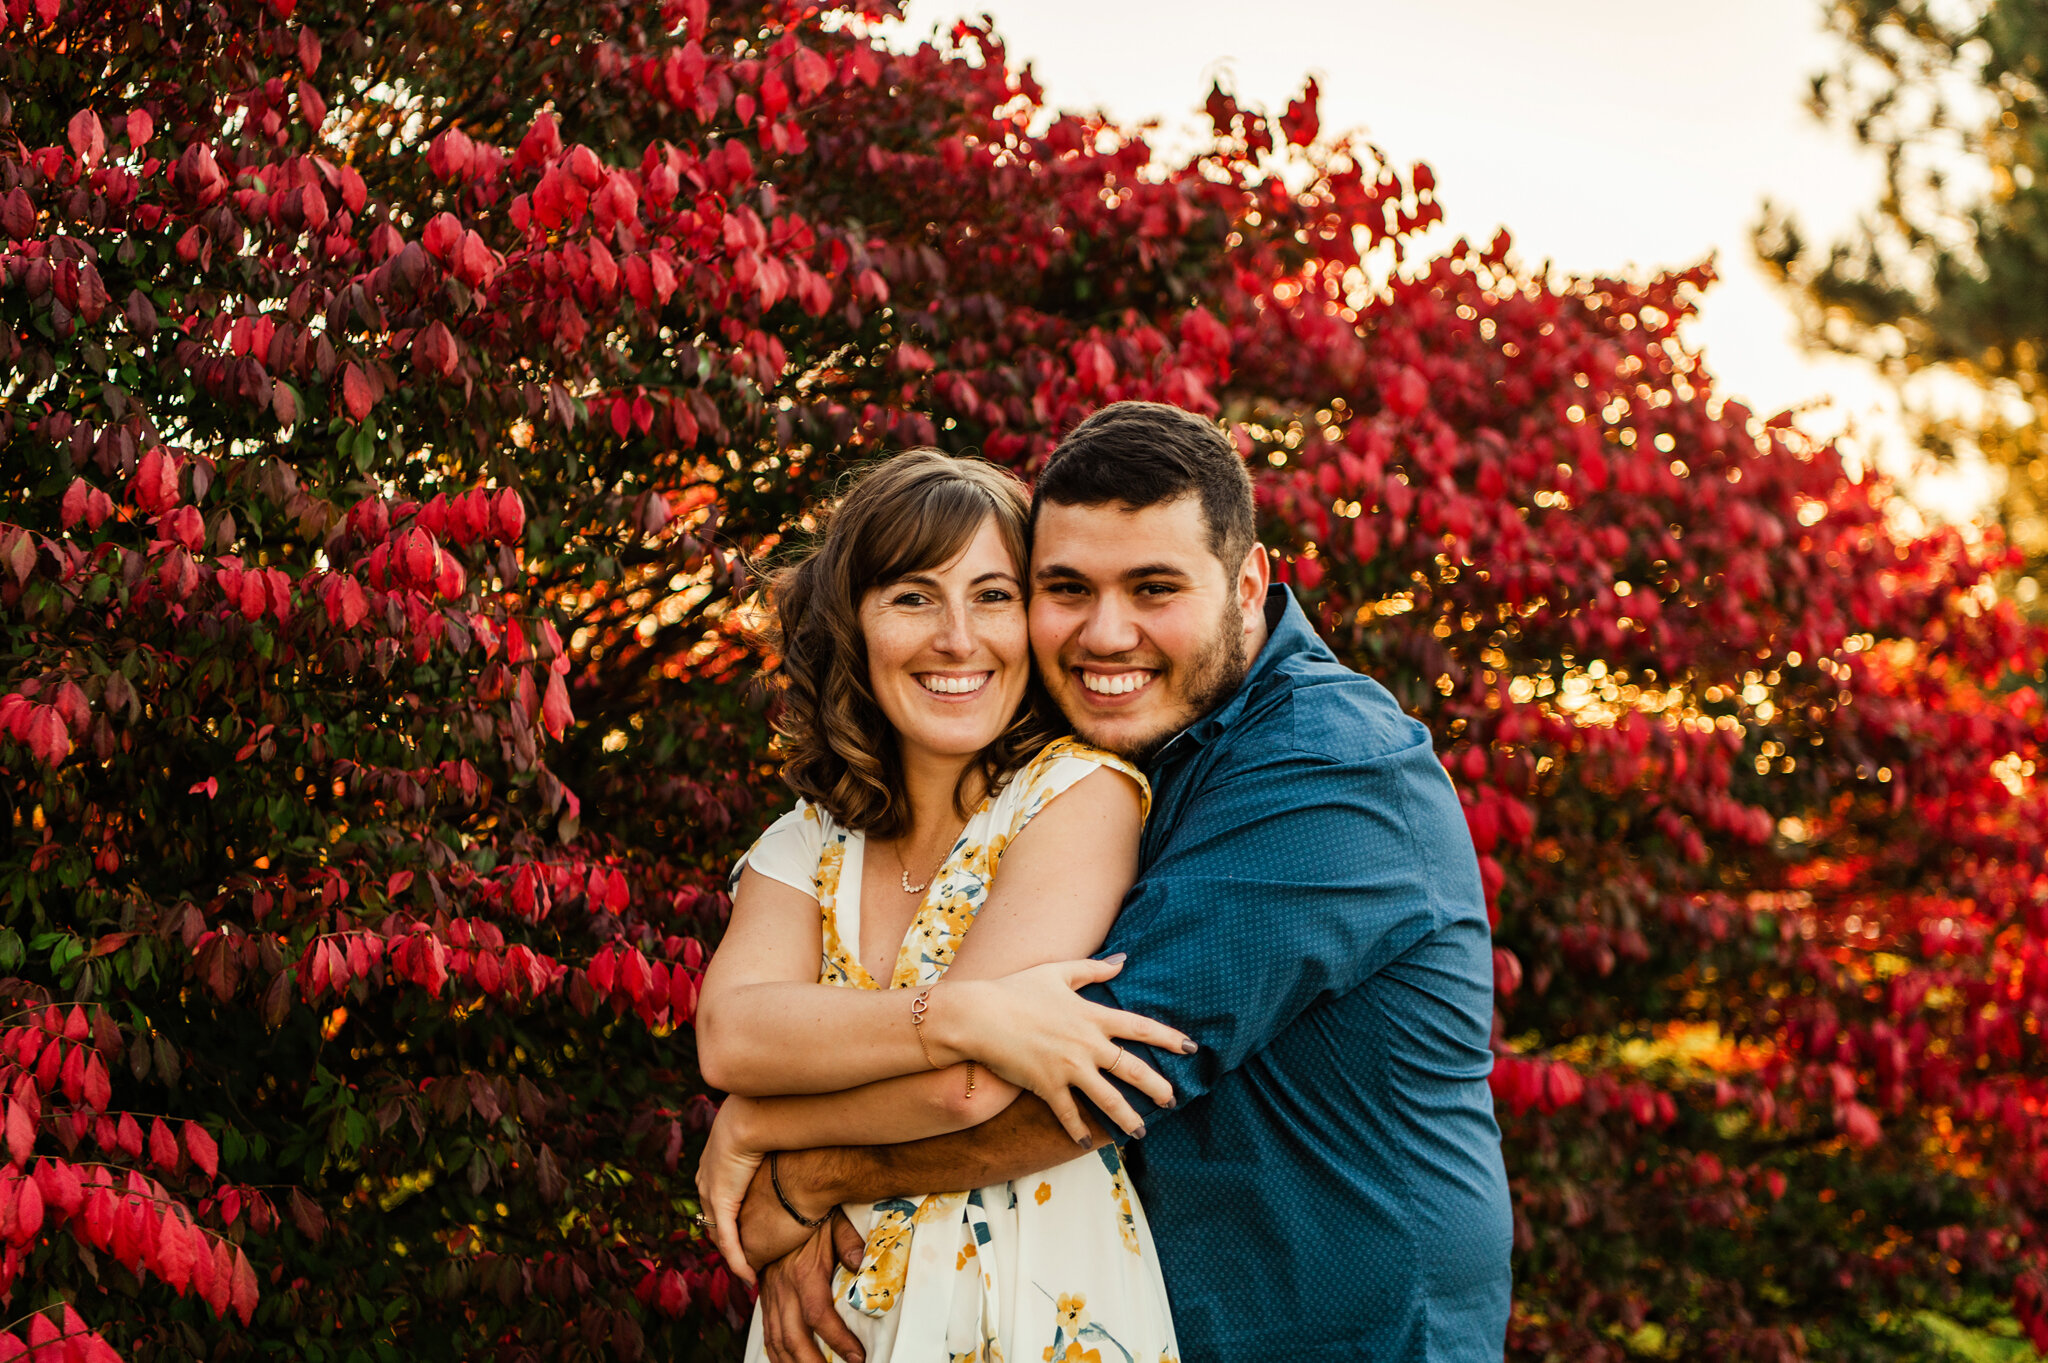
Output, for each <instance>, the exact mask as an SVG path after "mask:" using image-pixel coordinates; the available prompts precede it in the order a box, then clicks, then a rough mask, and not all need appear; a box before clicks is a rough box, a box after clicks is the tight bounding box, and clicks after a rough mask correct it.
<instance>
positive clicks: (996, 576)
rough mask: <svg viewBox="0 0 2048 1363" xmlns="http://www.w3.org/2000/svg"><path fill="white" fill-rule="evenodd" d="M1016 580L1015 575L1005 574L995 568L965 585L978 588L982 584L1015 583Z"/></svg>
mask: <svg viewBox="0 0 2048 1363" xmlns="http://www.w3.org/2000/svg"><path fill="white" fill-rule="evenodd" d="M1016 580H1017V575H1016V574H1015V573H1006V572H1004V571H1002V570H1001V569H1000V568H997V569H993V570H991V571H989V572H986V573H983V574H982V575H981V576H980V577H977V578H975V579H974V581H972V582H970V583H968V584H967V585H968V586H970V587H979V586H980V585H981V584H982V583H984V582H1015V581H1016Z"/></svg>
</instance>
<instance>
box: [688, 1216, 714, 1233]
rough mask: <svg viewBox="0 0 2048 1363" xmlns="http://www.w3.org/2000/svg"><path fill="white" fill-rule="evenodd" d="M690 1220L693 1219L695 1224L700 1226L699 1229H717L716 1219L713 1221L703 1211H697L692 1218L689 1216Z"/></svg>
mask: <svg viewBox="0 0 2048 1363" xmlns="http://www.w3.org/2000/svg"><path fill="white" fill-rule="evenodd" d="M691 1220H693V1221H695V1222H696V1223H697V1225H698V1226H699V1227H700V1228H701V1229H704V1230H717V1229H718V1223H717V1222H716V1221H713V1220H712V1219H711V1218H710V1216H708V1215H706V1214H705V1213H702V1212H699V1213H698V1214H697V1215H696V1216H694V1217H692V1218H691Z"/></svg>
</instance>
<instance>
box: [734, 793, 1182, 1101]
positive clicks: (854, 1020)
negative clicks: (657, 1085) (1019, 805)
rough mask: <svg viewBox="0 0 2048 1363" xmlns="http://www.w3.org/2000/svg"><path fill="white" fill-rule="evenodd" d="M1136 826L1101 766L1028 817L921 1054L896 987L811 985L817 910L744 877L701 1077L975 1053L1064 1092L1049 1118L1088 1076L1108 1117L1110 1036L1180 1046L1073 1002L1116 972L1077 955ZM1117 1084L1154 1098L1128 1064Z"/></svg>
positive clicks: (1107, 907)
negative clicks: (1105, 1072) (1100, 1066)
mask: <svg viewBox="0 0 2048 1363" xmlns="http://www.w3.org/2000/svg"><path fill="white" fill-rule="evenodd" d="M1139 827H1140V824H1139V804H1138V793H1137V790H1136V787H1135V786H1134V785H1133V784H1132V783H1131V781H1130V780H1129V778H1127V777H1125V776H1123V775H1122V774H1120V773H1118V772H1115V771H1111V770H1108V769H1104V770H1099V771H1096V772H1093V773H1091V774H1090V775H1088V776H1086V777H1084V778H1083V779H1082V780H1080V781H1078V782H1076V783H1075V784H1074V785H1073V786H1072V787H1071V788H1070V789H1069V790H1067V791H1066V792H1064V793H1063V794H1061V795H1060V796H1059V797H1057V798H1056V799H1054V800H1053V801H1052V802H1051V803H1049V804H1048V805H1047V806H1046V807H1045V808H1044V809H1043V810H1041V811H1040V812H1039V813H1038V815H1037V817H1035V818H1034V819H1033V820H1032V821H1031V823H1030V824H1029V825H1027V826H1026V827H1025V829H1024V831H1023V832H1021V833H1020V834H1018V836H1017V838H1016V839H1015V840H1014V841H1013V842H1012V843H1011V844H1010V846H1009V847H1008V848H1007V849H1005V851H1004V854H1003V862H1002V867H1001V872H1000V874H998V875H997V876H996V878H995V882H994V884H993V885H992V886H991V888H990V893H989V900H988V902H987V903H986V904H985V905H983V907H982V909H981V912H980V915H979V916H978V917H977V918H976V920H975V924H974V928H973V931H971V932H969V933H968V934H967V935H966V936H965V938H964V939H963V940H962V943H961V947H960V952H959V955H958V957H957V958H956V959H955V961H954V963H953V966H952V968H951V969H950V970H949V971H948V972H947V976H946V980H945V982H944V983H943V984H941V985H940V986H939V987H938V988H936V989H935V990H934V991H933V994H932V1000H931V1007H930V1009H929V1012H928V1014H927V1025H926V1028H925V1030H926V1036H925V1037H924V1046H920V1044H919V1038H918V1035H917V1032H916V1031H915V1030H914V1029H913V1028H912V1027H911V1025H910V1009H909V1003H908V1001H907V1000H906V999H904V998H903V997H902V991H900V990H899V991H891V990H860V989H840V988H834V987H831V986H826V985H819V984H815V983H812V982H811V981H813V980H815V978H816V968H817V952H818V950H819V945H818V944H819V940H820V933H819V928H818V906H817V903H816V901H815V900H813V899H811V898H810V897H809V896H808V895H805V894H803V893H802V892H801V891H798V890H795V889H792V888H790V887H789V886H786V885H781V884H778V883H777V882H774V881H771V880H768V879H767V878H766V877H763V876H758V875H756V874H755V873H754V872H752V871H751V870H750V871H748V872H747V873H746V874H744V875H743V876H742V877H741V881H740V887H739V892H738V894H737V895H736V896H735V902H734V909H733V919H732V925H731V926H730V927H729V928H728V929H727V934H726V940H725V943H724V944H723V945H721V946H720V948H719V950H718V953H717V954H716V955H715V956H713V958H712V965H711V968H710V970H709V971H707V973H706V976H705V983H704V992H703V995H702V997H701V998H700V1000H699V1004H698V1018H697V1030H698V1043H697V1044H698V1055H699V1064H700V1065H701V1067H702V1069H703V1072H704V1076H705V1079H706V1082H708V1083H710V1084H711V1085H712V1086H713V1087H716V1088H722V1089H724V1090H726V1091H727V1092H730V1093H741V1094H747V1095H755V1096H759V1095H769V1094H803V1093H822V1092H828V1091H833V1090H843V1089H846V1088H849V1087H858V1086H860V1085H863V1084H867V1083H871V1082H873V1081H875V1080H879V1079H887V1078H894V1077H896V1076H899V1075H907V1074H917V1073H919V1072H921V1071H924V1070H926V1069H928V1068H929V1067H930V1066H929V1065H928V1064H927V1061H926V1056H925V1048H926V1047H928V1048H929V1050H930V1053H931V1059H932V1061H933V1062H935V1063H937V1064H940V1065H947V1064H955V1063H958V1062H960V1061H963V1060H967V1059H978V1060H981V1061H982V1062H983V1063H984V1064H986V1065H989V1066H991V1067H993V1068H996V1069H997V1071H998V1072H999V1073H1001V1074H1002V1075H1003V1076H1004V1077H1006V1078H1008V1079H1011V1080H1013V1081H1015V1080H1018V1079H1019V1078H1028V1079H1029V1080H1030V1082H1028V1083H1027V1084H1026V1085H1025V1086H1026V1087H1031V1088H1033V1089H1034V1091H1041V1090H1039V1087H1038V1086H1039V1085H1040V1084H1044V1085H1047V1086H1048V1087H1049V1086H1051V1085H1052V1084H1053V1083H1055V1082H1058V1083H1059V1087H1060V1090H1061V1092H1060V1095H1059V1096H1058V1097H1057V1098H1054V1097H1051V1096H1050V1095H1047V1096H1048V1098H1049V1101H1052V1102H1053V1103H1054V1105H1055V1109H1056V1110H1058V1109H1059V1106H1060V1102H1061V1100H1062V1099H1063V1100H1064V1102H1065V1104H1066V1112H1063V1113H1062V1116H1063V1117H1065V1116H1066V1115H1067V1114H1068V1113H1071V1112H1073V1100H1072V1098H1071V1096H1070V1095H1068V1094H1066V1093H1065V1089H1066V1087H1067V1085H1068V1084H1070V1083H1081V1082H1084V1076H1083V1075H1082V1073H1081V1072H1082V1071H1083V1070H1085V1071H1086V1075H1085V1078H1086V1079H1094V1080H1096V1081H1098V1082H1099V1086H1100V1088H1101V1089H1102V1091H1103V1092H1102V1093H1101V1094H1100V1095H1098V1094H1096V1093H1095V1091H1094V1087H1093V1086H1090V1087H1089V1092H1090V1096H1091V1097H1095V1098H1096V1099H1097V1101H1098V1102H1101V1103H1103V1105H1104V1109H1105V1111H1107V1112H1109V1113H1110V1115H1112V1116H1117V1115H1118V1113H1117V1109H1118V1108H1120V1107H1125V1106H1126V1105H1125V1104H1124V1103H1123V1100H1122V1099H1121V1097H1119V1096H1117V1095H1116V1093H1115V1089H1114V1087H1113V1086H1111V1085H1110V1084H1109V1083H1108V1082H1107V1081H1106V1080H1100V1078H1099V1075H1098V1074H1097V1072H1096V1070H1095V1069H1094V1068H1092V1066H1091V1064H1090V1063H1089V1062H1091V1061H1093V1062H1097V1063H1108V1061H1109V1059H1110V1058H1111V1057H1112V1056H1113V1055H1114V1053H1115V1047H1116V1041H1115V1038H1123V1039H1126V1040H1137V1041H1143V1042H1145V1043H1147V1044H1150V1045H1161V1046H1168V1047H1180V1046H1182V1045H1183V1044H1184V1043H1185V1041H1186V1038H1184V1037H1182V1036H1181V1035H1180V1033H1178V1032H1176V1031H1174V1030H1173V1029H1171V1028H1165V1027H1161V1026H1159V1025H1158V1024H1157V1023H1154V1022H1152V1021H1150V1020H1149V1019H1145V1018H1140V1017H1138V1016H1136V1015H1135V1014H1129V1013H1119V1012H1117V1011H1115V1010H1113V1009H1105V1008H1100V1007H1098V1006H1097V1005H1095V1004H1091V1003H1088V1002H1087V1001H1086V1000H1082V999H1079V998H1077V997H1074V996H1073V995H1072V990H1073V989H1074V988H1075V987H1078V985H1079V984H1082V983H1086V982H1088V981H1090V980H1093V979H1097V978H1100V979H1107V978H1110V977H1112V976H1114V974H1115V973H1116V969H1117V966H1116V964H1115V963H1111V962H1092V961H1085V960H1082V959H1080V958H1084V957H1086V956H1087V955H1088V954H1089V953H1090V952H1092V951H1095V950H1097V949H1098V948H1099V947H1100V946H1101V945H1102V941H1103V939H1104V937H1105V936H1107V934H1108V931H1109V926H1110V924H1111V923H1112V922H1114V921H1115V918H1116V912H1117V909H1118V907H1119V905H1120V904H1121V903H1122V900H1123V895H1124V892H1125V890H1127V889H1128V888H1129V886H1130V883H1131V880H1132V878H1133V876H1134V875H1135V873H1136V869H1137V848H1138V833H1139ZM802 938H807V939H808V950H806V949H805V948H804V946H803V945H802V941H801V939H802ZM1034 967H1037V969H1034ZM1118 1077H1119V1078H1121V1079H1124V1080H1126V1081H1128V1082H1133V1083H1136V1084H1138V1085H1139V1086H1140V1087H1147V1088H1149V1087H1152V1086H1155V1085H1156V1086H1158V1087H1160V1088H1161V1089H1162V1090H1163V1089H1164V1084H1163V1081H1161V1080H1159V1079H1158V1077H1157V1076H1156V1075H1153V1074H1152V1072H1151V1071H1150V1070H1149V1069H1145V1068H1142V1067H1140V1066H1139V1065H1138V1063H1137V1061H1136V1060H1135V1059H1133V1060H1131V1061H1130V1062H1129V1063H1128V1064H1127V1065H1126V1066H1125V1068H1124V1069H1123V1070H1122V1071H1120V1072H1119V1075H1118ZM1148 1079H1149V1081H1150V1082H1149V1083H1148V1082H1147V1080H1148ZM1167 1096H1168V1095H1167V1094H1165V1093H1164V1092H1162V1093H1161V1094H1159V1095H1157V1097H1158V1099H1159V1100H1161V1101H1164V1099H1165V1098H1166V1097H1167ZM1073 1120H1074V1121H1075V1122H1077V1123H1078V1116H1075V1117H1074V1119H1073ZM1132 1120H1133V1121H1135V1115H1134V1114H1133V1117H1132Z"/></svg>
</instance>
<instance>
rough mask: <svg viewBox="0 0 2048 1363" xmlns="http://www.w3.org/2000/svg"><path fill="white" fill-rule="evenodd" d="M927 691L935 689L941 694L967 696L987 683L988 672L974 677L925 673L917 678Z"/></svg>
mask: <svg viewBox="0 0 2048 1363" xmlns="http://www.w3.org/2000/svg"><path fill="white" fill-rule="evenodd" d="M918 681H919V682H920V683H921V684H922V685H923V686H924V689H925V690H927V691H936V692H938V693H939V694H940V695H942V696H968V695H972V694H974V693H975V692H976V691H979V690H980V689H981V688H982V687H984V686H986V685H988V673H986V672H983V673H981V674H980V675H979V676H974V677H941V676H938V675H936V674H931V673H927V674H926V675H924V676H921V677H919V678H918Z"/></svg>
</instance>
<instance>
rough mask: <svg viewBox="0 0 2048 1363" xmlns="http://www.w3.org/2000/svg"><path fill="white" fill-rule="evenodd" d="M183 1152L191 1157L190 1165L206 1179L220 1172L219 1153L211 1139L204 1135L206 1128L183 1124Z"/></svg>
mask: <svg viewBox="0 0 2048 1363" xmlns="http://www.w3.org/2000/svg"><path fill="white" fill-rule="evenodd" d="M185 1152H186V1153H187V1154H189V1155H190V1156H192V1163H193V1164H194V1165H196V1166H197V1167H198V1169H199V1172H200V1173H202V1174H205V1175H206V1176H207V1177H208V1178H213V1177H215V1176H217V1175H218V1174H219V1172H220V1151H219V1149H218V1147H216V1146H215V1145H214V1143H213V1137H211V1136H209V1135H207V1134H206V1128H205V1127H203V1126H201V1125H200V1124H199V1123H197V1122H186V1123H185Z"/></svg>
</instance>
